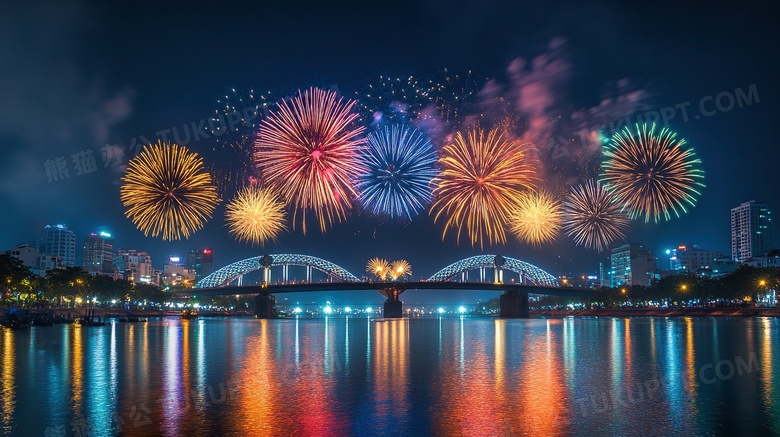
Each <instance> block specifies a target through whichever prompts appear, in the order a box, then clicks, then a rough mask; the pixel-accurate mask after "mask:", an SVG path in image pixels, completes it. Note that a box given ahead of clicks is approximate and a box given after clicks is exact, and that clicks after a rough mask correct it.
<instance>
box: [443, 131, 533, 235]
mask: <svg viewBox="0 0 780 437" xmlns="http://www.w3.org/2000/svg"><path fill="white" fill-rule="evenodd" d="M530 151H531V150H530V148H529V145H528V144H524V143H521V142H519V141H517V140H511V139H507V138H505V134H504V133H503V132H500V131H499V130H498V129H493V130H491V131H489V132H488V133H487V135H485V133H484V132H483V131H482V130H481V129H479V128H474V129H469V130H468V131H467V132H466V134H465V135H463V134H462V133H461V132H458V133H457V134H455V140H454V141H453V142H452V144H449V145H447V146H445V147H444V149H443V150H442V157H441V159H439V164H440V165H441V167H442V172H441V173H440V174H439V175H438V176H437V177H436V178H435V179H434V181H433V183H434V185H435V187H436V188H435V189H434V191H433V194H434V197H435V198H436V200H435V201H434V203H433V206H432V207H431V214H433V215H434V221H438V220H439V218H440V217H441V216H442V215H445V216H446V218H447V220H446V223H445V227H444V233H443V235H442V238H444V237H445V236H446V235H447V230H448V229H450V228H457V229H458V242H460V234H461V231H462V230H463V228H464V227H465V228H466V231H467V233H468V235H469V238H470V239H471V245H472V246H474V245H475V244H476V243H477V242H479V246H480V247H483V246H484V240H485V237H487V240H488V242H489V243H490V244H494V243H505V242H506V233H505V231H504V226H506V224H507V223H508V221H509V218H510V216H511V211H512V209H513V208H515V207H516V206H517V203H518V200H519V198H520V195H521V194H522V193H523V192H524V191H527V190H529V189H533V188H534V186H535V184H534V183H535V181H536V169H535V168H534V166H533V164H532V163H531V159H530V158H531V154H530Z"/></svg>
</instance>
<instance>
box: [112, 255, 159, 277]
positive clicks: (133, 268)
mask: <svg viewBox="0 0 780 437" xmlns="http://www.w3.org/2000/svg"><path fill="white" fill-rule="evenodd" d="M114 266H115V267H116V269H117V270H118V271H119V273H120V274H121V275H122V278H123V279H125V280H128V281H130V282H133V283H135V284H139V283H144V284H157V279H156V277H155V274H154V268H153V267H152V258H151V257H150V256H149V254H148V253H147V252H145V251H142V250H138V251H137V250H135V249H119V250H117V251H116V255H115V256H114Z"/></svg>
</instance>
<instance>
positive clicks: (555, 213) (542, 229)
mask: <svg viewBox="0 0 780 437" xmlns="http://www.w3.org/2000/svg"><path fill="white" fill-rule="evenodd" d="M560 207H561V203H560V201H559V200H558V199H556V198H555V197H554V196H553V195H552V194H550V193H548V192H546V191H532V192H527V193H524V194H522V195H521V196H520V198H519V200H518V203H517V207H516V208H515V209H514V210H513V211H512V217H511V220H510V231H511V232H512V233H513V234H514V235H515V236H516V237H517V239H518V240H520V241H522V242H525V243H529V244H531V245H534V246H541V245H543V244H545V243H549V242H552V241H554V240H555V239H556V238H557V237H558V233H559V232H560V229H561V209H560Z"/></svg>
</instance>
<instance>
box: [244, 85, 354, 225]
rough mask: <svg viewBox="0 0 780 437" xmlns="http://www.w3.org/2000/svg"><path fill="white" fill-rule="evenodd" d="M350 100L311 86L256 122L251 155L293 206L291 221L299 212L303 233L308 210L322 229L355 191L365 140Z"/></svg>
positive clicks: (346, 206) (343, 212)
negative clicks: (355, 181) (254, 139)
mask: <svg viewBox="0 0 780 437" xmlns="http://www.w3.org/2000/svg"><path fill="white" fill-rule="evenodd" d="M354 106H355V102H354V101H352V100H347V101H346V102H345V101H344V99H343V98H340V97H338V95H337V94H336V93H335V92H332V91H326V90H322V89H319V88H310V89H308V90H306V91H304V92H301V91H298V95H297V96H295V97H293V98H291V99H285V100H282V101H280V102H278V103H277V109H276V111H275V112H272V113H271V114H270V115H269V116H268V117H266V118H265V119H264V120H263V121H262V122H261V123H260V128H259V131H258V134H257V140H256V141H255V159H256V161H257V163H258V165H259V166H260V167H261V169H262V172H263V179H264V180H265V182H266V183H268V184H269V185H271V186H273V187H275V188H276V189H278V190H279V192H280V193H281V194H282V197H283V198H285V199H287V201H288V202H289V203H291V204H292V205H293V210H294V212H293V226H294V224H295V223H296V222H297V215H298V213H299V212H300V215H301V223H302V229H303V232H304V234H305V233H306V212H307V211H312V212H313V213H314V215H315V217H316V218H317V220H318V221H319V222H320V229H322V232H325V229H326V226H327V225H328V224H333V221H334V220H338V221H341V220H343V219H344V218H345V217H346V211H347V210H348V209H349V208H350V206H351V203H350V198H351V197H352V196H355V195H356V190H355V188H354V186H353V184H352V181H353V180H355V178H356V176H357V175H359V174H360V173H361V172H362V167H361V164H360V163H359V160H358V157H359V153H360V150H361V148H362V145H363V143H364V142H365V139H364V138H362V136H361V134H362V133H363V131H364V128H363V127H355V126H353V122H354V121H355V119H356V118H357V117H358V114H357V112H354V111H353V110H352V109H353V107H354Z"/></svg>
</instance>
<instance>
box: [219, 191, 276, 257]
mask: <svg viewBox="0 0 780 437" xmlns="http://www.w3.org/2000/svg"><path fill="white" fill-rule="evenodd" d="M284 210H285V205H284V203H283V202H282V201H281V200H280V199H279V195H278V194H276V193H275V192H274V191H273V190H271V189H270V188H260V187H258V186H257V185H249V186H247V187H244V188H243V189H242V190H240V191H239V192H238V194H237V195H236V197H235V198H234V199H233V200H231V201H230V203H228V205H227V207H226V208H225V221H226V222H227V226H228V229H229V233H230V234H231V235H232V236H233V237H234V238H235V239H236V240H238V241H244V242H247V243H251V244H252V246H254V245H255V244H259V245H263V244H264V243H265V242H266V241H268V240H275V239H276V237H277V235H279V232H281V231H283V230H286V229H287V226H286V225H285V211H284Z"/></svg>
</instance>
